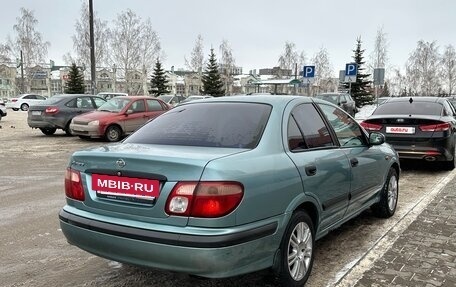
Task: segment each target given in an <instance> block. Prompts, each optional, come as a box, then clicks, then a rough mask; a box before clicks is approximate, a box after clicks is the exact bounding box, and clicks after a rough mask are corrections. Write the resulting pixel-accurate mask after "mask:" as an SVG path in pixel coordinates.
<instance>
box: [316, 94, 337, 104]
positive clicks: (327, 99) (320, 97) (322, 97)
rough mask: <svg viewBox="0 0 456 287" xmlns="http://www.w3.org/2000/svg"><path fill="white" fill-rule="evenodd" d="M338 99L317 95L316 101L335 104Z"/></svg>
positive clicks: (335, 96)
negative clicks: (320, 100)
mask: <svg viewBox="0 0 456 287" xmlns="http://www.w3.org/2000/svg"><path fill="white" fill-rule="evenodd" d="M338 97H339V96H338V95H317V98H318V99H322V100H325V101H328V102H330V103H333V104H337V98H338Z"/></svg>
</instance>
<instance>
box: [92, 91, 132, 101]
mask: <svg viewBox="0 0 456 287" xmlns="http://www.w3.org/2000/svg"><path fill="white" fill-rule="evenodd" d="M97 96H99V97H101V98H103V99H105V100H110V99H112V98H114V97H119V96H128V94H127V93H114V92H102V93H98V94H97Z"/></svg>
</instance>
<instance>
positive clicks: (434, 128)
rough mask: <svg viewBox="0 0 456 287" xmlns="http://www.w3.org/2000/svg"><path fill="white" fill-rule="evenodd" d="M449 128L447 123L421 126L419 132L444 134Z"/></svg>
mask: <svg viewBox="0 0 456 287" xmlns="http://www.w3.org/2000/svg"><path fill="white" fill-rule="evenodd" d="M450 128H451V125H450V124H449V123H441V124H433V125H421V126H420V130H421V131H422V132H444V131H448V130H449V129H450Z"/></svg>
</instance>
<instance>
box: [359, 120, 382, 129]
mask: <svg viewBox="0 0 456 287" xmlns="http://www.w3.org/2000/svg"><path fill="white" fill-rule="evenodd" d="M360 125H361V126H362V127H363V128H365V129H366V130H368V131H379V130H381V129H382V125H379V124H373V123H368V122H361V123H360Z"/></svg>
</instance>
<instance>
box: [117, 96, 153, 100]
mask: <svg viewBox="0 0 456 287" xmlns="http://www.w3.org/2000/svg"><path fill="white" fill-rule="evenodd" d="M115 98H116V99H128V100H138V99H155V100H156V99H157V98H154V97H151V96H118V97H115ZM113 99H114V98H113ZM159 100H160V99H159Z"/></svg>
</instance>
